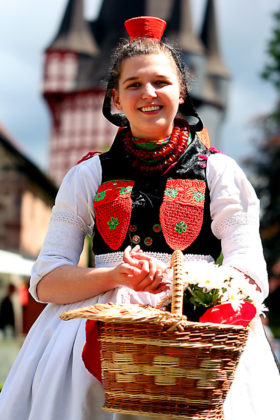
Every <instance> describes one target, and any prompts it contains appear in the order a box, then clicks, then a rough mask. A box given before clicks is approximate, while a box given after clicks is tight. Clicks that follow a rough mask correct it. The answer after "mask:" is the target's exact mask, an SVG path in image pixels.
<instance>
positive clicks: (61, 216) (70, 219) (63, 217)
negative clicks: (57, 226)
mask: <svg viewBox="0 0 280 420" xmlns="http://www.w3.org/2000/svg"><path fill="white" fill-rule="evenodd" d="M51 222H52V223H67V224H69V225H71V226H75V227H76V228H78V229H79V230H80V231H81V232H82V233H83V234H85V235H88V234H89V233H90V228H89V227H88V226H86V225H85V223H84V222H83V221H82V220H81V219H79V218H77V217H75V216H74V215H72V214H69V213H53V214H52V216H51Z"/></svg>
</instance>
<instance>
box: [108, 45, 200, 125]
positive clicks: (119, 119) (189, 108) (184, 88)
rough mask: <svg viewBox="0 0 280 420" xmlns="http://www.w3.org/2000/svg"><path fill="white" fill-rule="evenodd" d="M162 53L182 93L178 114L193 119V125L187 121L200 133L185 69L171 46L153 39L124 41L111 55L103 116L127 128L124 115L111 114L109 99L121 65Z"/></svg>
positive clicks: (115, 87)
mask: <svg viewBox="0 0 280 420" xmlns="http://www.w3.org/2000/svg"><path fill="white" fill-rule="evenodd" d="M161 53H164V54H165V55H166V56H167V57H168V58H169V59H170V60H171V62H174V64H175V67H176V70H177V75H178V79H179V83H180V89H181V92H182V93H183V95H184V97H185V100H184V103H183V104H180V106H179V113H180V114H181V115H182V117H183V118H186V120H188V119H190V118H192V120H193V119H195V123H192V122H191V121H188V122H189V124H190V126H191V127H192V128H193V130H194V131H201V130H202V128H203V123H202V121H201V119H200V117H199V115H198V114H197V112H196V110H195V108H194V106H193V104H192V101H191V98H190V96H189V92H188V82H187V77H186V74H187V72H186V69H185V66H184V64H183V61H182V59H181V56H180V54H179V52H178V51H177V50H176V49H175V48H173V47H172V46H170V45H168V44H166V43H164V42H162V41H158V40H155V39H150V38H137V39H135V40H133V41H130V40H125V41H123V42H122V43H120V44H119V45H118V46H117V47H116V49H115V51H114V53H113V66H112V69H111V72H110V76H109V80H108V83H107V90H106V94H105V98H104V102H103V109H102V111H103V115H104V116H105V117H106V118H107V120H109V121H110V122H111V123H113V124H114V125H117V126H119V127H121V126H129V121H128V119H127V118H126V116H125V115H124V114H119V113H117V114H112V113H111V98H112V90H113V89H116V90H118V87H119V79H120V75H121V68H122V63H123V61H124V60H125V59H127V58H132V57H136V56H139V55H150V54H161Z"/></svg>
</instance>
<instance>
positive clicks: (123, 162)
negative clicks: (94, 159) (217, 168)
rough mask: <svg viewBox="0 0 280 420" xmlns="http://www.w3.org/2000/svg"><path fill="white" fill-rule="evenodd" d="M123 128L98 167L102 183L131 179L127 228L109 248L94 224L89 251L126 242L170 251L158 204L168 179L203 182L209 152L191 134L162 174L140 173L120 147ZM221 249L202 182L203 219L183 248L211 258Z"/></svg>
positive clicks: (101, 251)
mask: <svg viewBox="0 0 280 420" xmlns="http://www.w3.org/2000/svg"><path fill="white" fill-rule="evenodd" d="M125 131H126V130H120V131H119V132H118V134H117V136H116V139H115V141H114V143H113V145H112V147H111V149H110V150H109V151H108V152H106V153H104V154H102V155H100V162H101V166H102V184H103V183H105V182H108V181H113V180H133V181H135V183H134V185H133V189H132V191H131V199H132V211H131V219H130V223H129V228H128V230H127V233H126V236H125V238H124V240H123V242H122V244H121V245H120V246H119V247H118V248H117V249H114V250H113V249H111V248H110V246H109V245H107V243H106V242H105V241H104V240H103V238H102V236H101V234H100V232H99V231H98V229H97V227H96V224H95V231H94V239H93V252H94V253H95V254H96V255H98V254H106V253H111V252H114V251H123V250H124V249H125V248H126V247H127V246H128V245H132V246H134V245H135V244H139V245H140V247H141V248H142V249H143V251H144V252H145V251H152V252H160V253H172V252H173V249H172V248H170V246H169V245H168V244H167V243H166V240H165V238H164V236H163V233H162V229H161V225H160V218H159V212H160V206H161V204H162V201H163V195H164V190H165V187H166V183H167V181H168V180H176V179H183V180H186V179H187V180H201V181H204V182H206V167H204V166H205V165H203V163H205V162H207V160H205V158H204V160H203V161H202V160H201V155H204V156H210V154H211V153H210V151H209V150H208V149H207V148H206V147H205V146H204V145H203V144H202V143H201V142H200V140H199V139H198V137H197V136H194V140H193V141H192V143H191V144H190V145H189V146H188V147H187V148H186V150H185V152H184V153H183V155H182V156H181V158H180V159H179V161H178V162H177V164H176V165H175V166H174V167H172V168H171V169H170V170H169V171H168V172H167V173H166V174H165V175H149V176H143V174H141V173H137V172H136V171H135V170H134V169H133V168H132V167H131V164H130V162H131V160H130V156H129V155H128V154H127V153H126V151H125V150H124V148H123V146H122V139H123V136H124V133H125ZM220 252H221V243H220V241H219V240H218V239H217V238H216V237H215V236H214V235H213V233H212V231H211V217H210V196H209V189H208V186H207V183H206V191H205V203H204V210H203V222H202V226H201V230H200V232H199V234H198V236H197V238H196V239H195V240H194V241H193V242H192V243H191V244H190V246H188V247H187V248H186V249H184V250H183V253H187V254H200V255H211V256H212V257H213V258H214V259H215V260H216V259H217V258H218V256H219V255H220Z"/></svg>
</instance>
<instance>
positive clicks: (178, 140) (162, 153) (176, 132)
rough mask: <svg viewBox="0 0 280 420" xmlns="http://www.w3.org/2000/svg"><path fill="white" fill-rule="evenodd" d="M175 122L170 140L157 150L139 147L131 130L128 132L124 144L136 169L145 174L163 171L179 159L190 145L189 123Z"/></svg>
mask: <svg viewBox="0 0 280 420" xmlns="http://www.w3.org/2000/svg"><path fill="white" fill-rule="evenodd" d="M175 124H176V125H175V126H174V128H173V131H172V134H171V136H170V140H169V142H168V143H167V144H165V145H163V146H162V145H161V146H159V148H157V149H155V150H144V149H139V148H138V147H137V145H136V144H135V143H134V142H133V140H132V135H131V132H130V131H128V132H127V133H126V135H125V137H124V140H123V142H124V143H123V144H124V148H125V150H126V152H127V153H129V155H130V156H131V158H132V167H133V168H134V169H137V170H139V171H141V172H142V173H143V174H144V175H149V174H151V173H152V174H155V173H162V172H164V171H166V169H167V168H168V167H169V166H171V165H173V164H174V163H175V162H177V161H178V160H179V158H180V156H181V155H182V153H183V152H184V150H185V149H186V147H187V145H188V140H189V125H188V124H187V123H185V122H181V121H178V120H176V121H175ZM143 141H145V140H143ZM147 141H148V140H147Z"/></svg>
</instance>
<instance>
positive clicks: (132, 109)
mask: <svg viewBox="0 0 280 420" xmlns="http://www.w3.org/2000/svg"><path fill="white" fill-rule="evenodd" d="M113 99H114V104H115V106H116V107H117V109H119V110H122V111H123V112H124V113H125V115H126V117H127V119H128V121H129V123H130V128H131V131H132V134H133V136H135V137H140V138H146V139H151V140H153V139H154V140H155V139H160V138H164V137H167V136H169V134H171V132H172V129H173V121H174V118H175V116H176V114H177V111H178V106H179V104H180V103H182V102H184V99H183V97H182V95H181V93H180V83H179V79H178V74H177V69H176V65H175V63H173V62H172V61H171V59H170V58H169V57H168V56H166V55H165V54H164V53H160V54H150V55H139V56H136V57H132V58H127V59H125V60H124V61H123V63H122V68H121V74H120V79H119V88H118V90H115V89H114V90H113Z"/></svg>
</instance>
